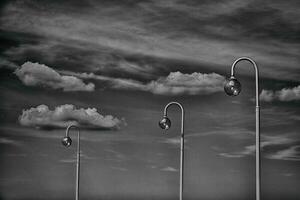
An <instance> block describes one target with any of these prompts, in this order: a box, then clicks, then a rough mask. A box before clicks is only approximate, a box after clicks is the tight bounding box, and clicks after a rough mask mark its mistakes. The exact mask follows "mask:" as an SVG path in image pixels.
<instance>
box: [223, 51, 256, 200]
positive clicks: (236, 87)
mask: <svg viewBox="0 0 300 200" xmlns="http://www.w3.org/2000/svg"><path fill="white" fill-rule="evenodd" d="M242 60H246V61H249V62H250V63H251V64H252V65H253V67H254V70H255V91H256V98H255V99H256V108H255V114H256V134H255V135H256V136H255V138H256V139H255V152H256V200H260V180H261V178H260V119H259V117H260V109H259V94H258V92H259V91H258V90H259V77H258V67H257V65H256V63H255V62H254V61H253V60H252V59H250V58H247V57H241V58H238V59H237V60H236V61H234V63H233V64H232V66H231V77H230V78H229V79H228V80H227V81H226V83H225V85H224V90H225V92H226V93H227V94H228V95H229V96H237V95H238V94H239V93H240V92H241V88H242V87H241V84H240V82H239V81H238V80H237V79H236V78H235V77H234V72H235V71H234V69H235V66H236V64H237V63H238V62H239V61H242Z"/></svg>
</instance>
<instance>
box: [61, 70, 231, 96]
mask: <svg viewBox="0 0 300 200" xmlns="http://www.w3.org/2000/svg"><path fill="white" fill-rule="evenodd" d="M64 73H66V74H72V75H74V76H78V77H80V78H86V79H97V80H101V81H107V82H109V83H110V84H111V87H112V88H115V89H124V90H139V91H147V92H151V93H153V94H159V95H184V94H185V95H205V94H212V93H215V92H220V91H223V85H224V81H225V77H224V76H221V75H219V74H216V73H210V74H202V73H198V72H194V73H192V74H183V73H181V72H171V73H170V74H169V75H168V76H167V77H160V78H159V79H157V80H153V81H150V82H148V83H143V82H140V81H136V80H132V79H124V78H112V77H106V76H101V75H95V74H93V73H89V74H87V73H73V72H66V71H64Z"/></svg>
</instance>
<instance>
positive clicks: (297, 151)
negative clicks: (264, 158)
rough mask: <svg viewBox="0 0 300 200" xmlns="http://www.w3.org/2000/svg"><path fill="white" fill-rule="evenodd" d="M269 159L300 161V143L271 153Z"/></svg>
mask: <svg viewBox="0 0 300 200" xmlns="http://www.w3.org/2000/svg"><path fill="white" fill-rule="evenodd" d="M268 158H269V159H276V160H290V161H300V145H294V146H291V147H289V148H287V149H283V150H280V151H277V152H276V153H274V154H272V155H269V156H268Z"/></svg>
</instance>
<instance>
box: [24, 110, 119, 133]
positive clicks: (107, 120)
mask: <svg viewBox="0 0 300 200" xmlns="http://www.w3.org/2000/svg"><path fill="white" fill-rule="evenodd" d="M19 122H20V124H21V125H23V126H29V127H36V128H44V129H47V128H48V129H49V128H66V127H67V126H68V125H70V124H71V123H72V124H76V125H77V126H79V127H82V128H88V129H116V128H119V126H120V125H121V123H122V120H119V119H118V118H115V117H113V116H111V115H106V116H104V115H101V114H100V113H99V112H98V111H97V109H96V108H87V109H84V108H80V109H77V108H76V107H75V106H74V105H70V104H65V105H61V106H57V107H55V108H54V110H50V109H49V107H48V106H46V105H39V106H37V107H36V108H34V107H33V108H30V109H28V110H23V113H22V115H21V116H20V117H19Z"/></svg>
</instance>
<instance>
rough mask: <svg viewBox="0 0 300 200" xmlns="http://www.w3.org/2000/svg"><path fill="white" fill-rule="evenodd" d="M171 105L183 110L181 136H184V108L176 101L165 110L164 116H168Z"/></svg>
mask: <svg viewBox="0 0 300 200" xmlns="http://www.w3.org/2000/svg"><path fill="white" fill-rule="evenodd" d="M171 105H177V106H178V107H179V108H180V110H181V135H182V136H184V108H183V106H182V105H181V104H180V103H178V102H176V101H173V102H170V103H168V104H167V105H166V106H165V109H164V116H165V117H166V116H167V115H168V108H169V107H170V106H171Z"/></svg>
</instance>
